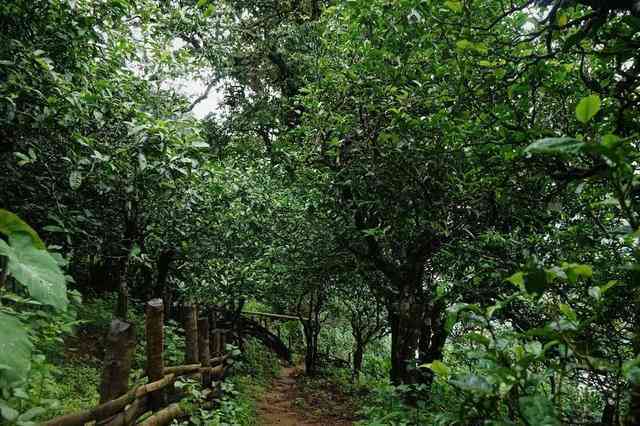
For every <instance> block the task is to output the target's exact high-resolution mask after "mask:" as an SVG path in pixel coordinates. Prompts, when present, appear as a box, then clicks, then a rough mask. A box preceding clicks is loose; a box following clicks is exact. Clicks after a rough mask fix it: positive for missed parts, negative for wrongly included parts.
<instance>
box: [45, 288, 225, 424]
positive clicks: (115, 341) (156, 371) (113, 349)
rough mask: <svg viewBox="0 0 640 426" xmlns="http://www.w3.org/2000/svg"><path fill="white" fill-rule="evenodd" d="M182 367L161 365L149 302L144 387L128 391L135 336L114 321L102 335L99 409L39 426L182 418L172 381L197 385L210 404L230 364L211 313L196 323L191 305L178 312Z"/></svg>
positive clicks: (159, 331)
mask: <svg viewBox="0 0 640 426" xmlns="http://www.w3.org/2000/svg"><path fill="white" fill-rule="evenodd" d="M183 314H184V329H185V365H178V366H172V367H167V366H165V365H164V328H163V325H164V306H163V302H162V300H161V299H152V300H150V301H149V302H147V304H146V307H145V333H146V366H145V373H146V376H147V378H148V383H146V384H141V385H138V386H135V387H133V388H129V374H130V371H131V365H132V362H133V356H134V351H135V344H136V337H135V336H136V333H135V329H134V326H133V324H132V323H130V322H127V321H122V320H119V319H115V320H113V321H112V323H111V326H110V329H109V334H108V336H107V342H106V343H107V345H106V346H107V348H106V353H105V362H104V366H103V370H102V378H101V383H100V405H98V406H96V407H93V408H90V409H87V410H84V411H80V412H76V413H71V414H66V415H64V416H60V417H56V418H54V419H51V420H49V421H46V422H44V423H42V424H43V425H45V426H81V425H84V424H86V423H91V422H95V423H96V424H99V425H108V426H126V425H134V424H139V425H144V426H156V425H158V426H160V425H167V424H169V423H171V421H172V420H173V419H176V418H178V417H181V416H184V415H186V414H187V413H185V412H184V409H183V408H182V407H181V406H180V404H179V401H180V399H181V398H182V397H183V395H181V394H180V393H179V392H177V391H176V389H175V388H174V386H173V384H174V382H175V381H176V379H177V378H178V377H181V376H190V377H192V378H195V379H197V380H200V381H201V383H202V385H203V387H204V388H205V390H204V392H203V393H204V395H205V398H204V399H205V401H206V402H210V403H211V404H212V405H213V401H214V400H215V397H216V396H218V395H219V393H220V386H219V384H220V382H221V381H222V380H223V379H224V377H225V375H226V374H227V372H228V369H229V366H230V365H231V364H232V362H233V360H232V357H231V354H225V353H224V347H225V340H226V335H225V330H220V329H218V328H217V327H216V324H215V323H216V317H215V314H214V313H212V312H210V311H208V312H206V313H205V315H203V317H202V318H198V308H197V306H195V305H186V306H184V307H183ZM143 416H144V417H143Z"/></svg>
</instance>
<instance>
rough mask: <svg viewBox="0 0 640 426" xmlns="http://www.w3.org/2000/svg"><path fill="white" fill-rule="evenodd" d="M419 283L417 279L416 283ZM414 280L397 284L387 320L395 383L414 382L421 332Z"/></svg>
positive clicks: (392, 378)
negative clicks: (396, 297)
mask: <svg viewBox="0 0 640 426" xmlns="http://www.w3.org/2000/svg"><path fill="white" fill-rule="evenodd" d="M420 284H421V283H420ZM417 287H418V283H415V282H413V283H409V284H408V285H404V286H402V287H401V292H400V295H399V297H398V301H397V303H396V304H395V306H392V308H391V309H390V311H391V312H390V313H389V317H390V318H389V320H390V323H391V381H392V383H394V384H396V385H400V384H416V383H418V381H419V375H418V374H417V371H416V366H417V358H416V355H417V352H418V345H419V342H420V334H421V332H422V323H423V316H424V315H423V310H424V306H423V304H422V303H421V302H422V301H421V300H419V297H418V290H417Z"/></svg>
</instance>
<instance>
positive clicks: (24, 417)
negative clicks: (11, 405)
mask: <svg viewBox="0 0 640 426" xmlns="http://www.w3.org/2000/svg"><path fill="white" fill-rule="evenodd" d="M46 412H47V410H45V409H44V408H43V407H33V408H30V409H28V410H27V411H25V412H24V413H22V414H20V417H18V421H21V422H27V421H29V420H32V419H33V418H34V417H38V416H40V415H42V414H44V413H46Z"/></svg>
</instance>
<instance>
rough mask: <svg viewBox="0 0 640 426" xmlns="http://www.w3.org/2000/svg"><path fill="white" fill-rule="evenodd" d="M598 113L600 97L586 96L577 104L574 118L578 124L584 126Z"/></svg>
mask: <svg viewBox="0 0 640 426" xmlns="http://www.w3.org/2000/svg"><path fill="white" fill-rule="evenodd" d="M598 111H600V97H599V96H598V95H591V96H587V97H586V98H582V99H581V100H580V102H578V106H577V107H576V118H577V119H578V121H579V122H581V123H583V124H586V123H587V122H588V121H589V120H591V119H592V118H593V117H594V116H595V115H596V114H597V113H598Z"/></svg>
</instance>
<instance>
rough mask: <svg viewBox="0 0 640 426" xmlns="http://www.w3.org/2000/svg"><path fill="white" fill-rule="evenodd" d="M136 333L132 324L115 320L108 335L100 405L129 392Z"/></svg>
mask: <svg viewBox="0 0 640 426" xmlns="http://www.w3.org/2000/svg"><path fill="white" fill-rule="evenodd" d="M135 344H136V333H135V329H134V326H133V324H132V323H130V322H127V321H122V320H120V319H114V320H113V321H112V322H111V327H110V328H109V334H108V335H107V352H106V355H105V360H104V368H103V370H102V381H101V383H100V403H103V402H106V401H109V400H112V399H115V398H117V397H119V396H121V395H124V394H125V393H127V391H128V390H129V372H130V370H131V364H132V361H133V352H134V350H135Z"/></svg>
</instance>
